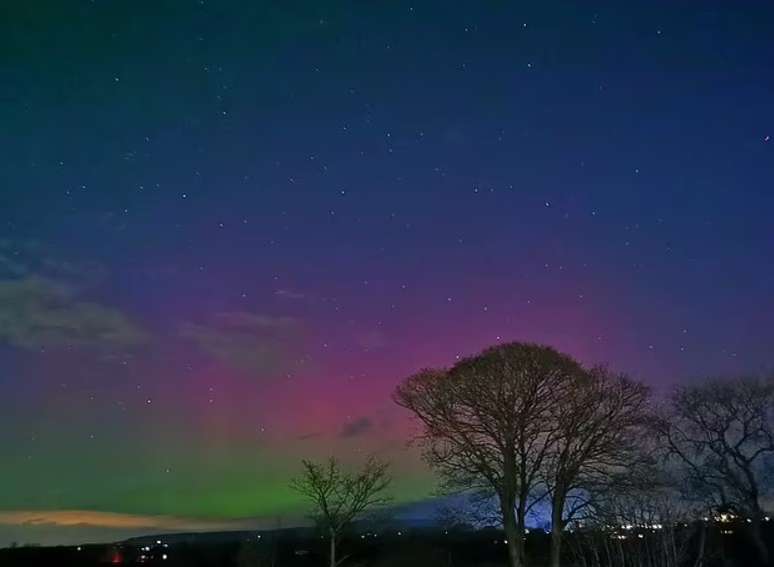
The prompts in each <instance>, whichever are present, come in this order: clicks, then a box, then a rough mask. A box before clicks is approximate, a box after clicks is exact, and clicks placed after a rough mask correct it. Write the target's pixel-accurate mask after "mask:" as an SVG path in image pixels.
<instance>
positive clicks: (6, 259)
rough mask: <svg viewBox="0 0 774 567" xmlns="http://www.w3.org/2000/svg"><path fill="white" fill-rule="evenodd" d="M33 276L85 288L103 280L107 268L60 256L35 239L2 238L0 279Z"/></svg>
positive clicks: (0, 240) (0, 241) (0, 243)
mask: <svg viewBox="0 0 774 567" xmlns="http://www.w3.org/2000/svg"><path fill="white" fill-rule="evenodd" d="M33 276H36V277H42V278H46V279H49V280H53V281H57V282H66V283H67V285H68V286H71V287H72V288H73V289H75V288H77V289H83V288H86V287H90V286H94V285H96V284H98V283H100V282H101V281H103V280H104V279H105V277H106V276H107V272H106V271H105V269H104V267H102V266H100V265H99V264H96V263H94V262H72V261H69V260H64V259H62V258H59V257H57V256H56V255H55V254H52V253H51V251H50V250H48V249H47V248H46V247H44V246H43V245H41V244H40V243H39V242H37V241H34V240H8V239H0V279H5V278H8V279H17V278H23V277H33Z"/></svg>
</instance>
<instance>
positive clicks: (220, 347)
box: [180, 311, 302, 375]
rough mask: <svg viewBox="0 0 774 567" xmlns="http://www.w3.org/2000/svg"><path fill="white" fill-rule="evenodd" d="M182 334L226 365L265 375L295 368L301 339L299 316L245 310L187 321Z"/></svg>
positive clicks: (181, 331) (182, 328)
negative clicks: (272, 315) (206, 319)
mask: <svg viewBox="0 0 774 567" xmlns="http://www.w3.org/2000/svg"><path fill="white" fill-rule="evenodd" d="M180 335H181V336H182V337H183V338H186V339H189V340H191V341H193V342H194V343H196V344H197V345H198V346H199V347H200V348H201V349H202V350H204V351H205V352H207V353H209V354H210V355H212V356H214V357H215V358H217V359H218V360H220V361H222V362H224V363H226V364H229V365H231V366H234V367H236V368H239V369H241V370H245V371H248V372H253V373H261V374H264V375H276V374H278V373H281V372H285V371H287V370H289V369H290V368H291V367H293V365H294V361H295V359H296V358H297V357H298V349H299V348H300V344H301V342H302V336H301V335H302V332H301V326H300V324H299V322H298V321H297V320H296V319H293V318H290V317H269V316H266V315H260V314H256V313H250V312H246V311H237V312H226V313H218V314H216V315H215V316H214V317H213V318H212V319H211V320H210V321H208V322H206V323H186V324H184V325H183V326H182V327H181V328H180Z"/></svg>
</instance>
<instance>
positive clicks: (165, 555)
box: [161, 553, 167, 561]
mask: <svg viewBox="0 0 774 567" xmlns="http://www.w3.org/2000/svg"><path fill="white" fill-rule="evenodd" d="M161 559H163V560H164V561H166V560H167V554H166V553H164V554H163V555H162V556H161Z"/></svg>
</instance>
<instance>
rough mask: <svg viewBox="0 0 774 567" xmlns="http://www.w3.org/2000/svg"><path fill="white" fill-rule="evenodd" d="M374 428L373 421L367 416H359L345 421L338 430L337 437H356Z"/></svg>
mask: <svg viewBox="0 0 774 567" xmlns="http://www.w3.org/2000/svg"><path fill="white" fill-rule="evenodd" d="M373 428H374V423H373V421H371V419H370V418H368V417H360V418H358V419H355V420H353V421H349V422H347V423H345V424H344V425H343V426H342V428H341V431H339V437H340V438H342V439H348V438H351V437H358V436H360V435H365V434H366V433H368V432H369V431H371V430H372V429H373Z"/></svg>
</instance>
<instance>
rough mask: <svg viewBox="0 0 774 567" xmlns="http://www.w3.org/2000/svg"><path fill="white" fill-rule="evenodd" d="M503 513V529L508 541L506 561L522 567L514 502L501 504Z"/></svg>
mask: <svg viewBox="0 0 774 567" xmlns="http://www.w3.org/2000/svg"><path fill="white" fill-rule="evenodd" d="M501 508H502V514H503V530H504V531H505V539H506V541H507V542H508V544H507V546H508V563H509V565H510V566H511V567H522V561H521V553H520V551H519V545H518V544H519V537H520V536H519V530H518V528H517V525H516V512H515V510H514V503H513V501H511V504H510V506H509V505H508V503H507V502H503V503H502V504H501Z"/></svg>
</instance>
